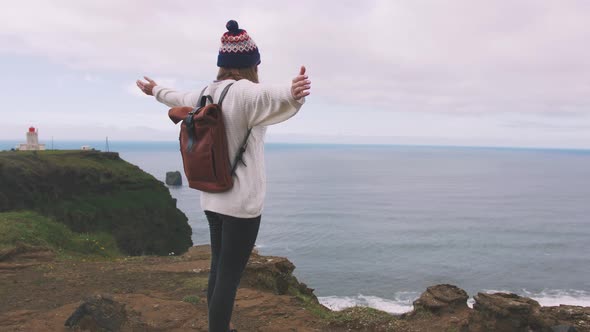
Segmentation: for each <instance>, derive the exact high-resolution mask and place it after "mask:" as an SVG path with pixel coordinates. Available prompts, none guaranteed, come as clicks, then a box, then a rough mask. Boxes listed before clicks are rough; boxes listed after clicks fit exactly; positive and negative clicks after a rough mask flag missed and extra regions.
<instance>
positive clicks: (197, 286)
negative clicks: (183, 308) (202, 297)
mask: <svg viewBox="0 0 590 332" xmlns="http://www.w3.org/2000/svg"><path fill="white" fill-rule="evenodd" d="M208 282H209V280H208V277H207V276H197V277H190V278H188V279H185V280H183V285H184V287H187V288H190V289H193V290H198V291H201V290H206V289H207V283H208Z"/></svg>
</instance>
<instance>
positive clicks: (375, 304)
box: [318, 289, 590, 314]
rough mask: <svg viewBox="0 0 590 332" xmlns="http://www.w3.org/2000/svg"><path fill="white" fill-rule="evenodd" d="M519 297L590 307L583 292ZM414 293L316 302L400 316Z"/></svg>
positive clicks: (334, 307)
mask: <svg viewBox="0 0 590 332" xmlns="http://www.w3.org/2000/svg"><path fill="white" fill-rule="evenodd" d="M483 292H485V293H515V292H511V291H506V290H491V289H488V290H484V291H483ZM517 294H518V295H520V296H526V297H530V298H532V299H533V300H535V301H537V302H539V304H541V305H542V306H558V305H560V304H567V305H578V306H584V307H588V306H590V292H589V291H583V290H561V289H554V290H544V291H542V292H539V293H532V292H529V291H527V290H526V289H523V290H522V291H521V292H517ZM418 296H419V294H418V293H416V292H400V293H397V294H396V299H395V300H390V299H385V298H381V297H378V296H371V295H363V294H358V295H356V296H321V297H318V300H319V301H320V303H321V304H323V305H325V306H326V307H328V308H330V309H332V310H337V311H338V310H342V309H345V308H348V307H354V306H365V307H371V308H375V309H379V310H383V311H385V312H388V313H391V314H402V313H405V312H409V311H412V309H413V307H412V302H414V300H416V299H417V298H418ZM474 302H475V301H474V300H473V298H472V297H470V298H469V299H468V300H467V306H469V307H470V308H473V303H474Z"/></svg>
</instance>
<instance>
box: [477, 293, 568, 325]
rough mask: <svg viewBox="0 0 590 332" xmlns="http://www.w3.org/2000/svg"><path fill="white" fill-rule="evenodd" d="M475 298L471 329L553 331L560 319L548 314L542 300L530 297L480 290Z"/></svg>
mask: <svg viewBox="0 0 590 332" xmlns="http://www.w3.org/2000/svg"><path fill="white" fill-rule="evenodd" d="M474 299H475V303H474V304H473V310H474V311H473V313H472V314H471V316H470V320H469V331H503V332H521V331H522V332H528V331H531V330H532V331H550V327H551V326H553V325H555V323H557V322H556V321H555V320H553V319H551V318H549V317H544V316H543V315H542V314H541V306H540V305H539V303H538V302H537V301H535V300H533V299H530V298H527V297H521V296H518V295H516V294H513V293H494V294H487V293H478V294H477V295H476V296H474Z"/></svg>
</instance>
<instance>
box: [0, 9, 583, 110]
mask: <svg viewBox="0 0 590 332" xmlns="http://www.w3.org/2000/svg"><path fill="white" fill-rule="evenodd" d="M589 14H590V5H589V4H588V2H586V1H568V2H553V1H534V0H524V1H518V2H514V1H508V0H499V1H469V0H458V1H453V2H451V3H449V2H440V1H426V0H416V1H411V2H403V1H389V0H379V1H367V2H362V3H359V2H348V5H346V3H342V2H335V1H331V2H330V1H328V2H325V1H324V2H316V1H311V0H309V1H301V2H298V3H297V4H296V5H295V4H292V3H285V2H268V1H264V2H263V1H254V2H248V3H244V2H238V1H227V2H226V3H224V6H219V5H218V4H215V3H208V2H199V3H196V2H185V1H170V2H166V3H163V2H160V1H155V0H152V1H139V0H134V1H125V2H120V1H52V2H47V1H30V0H29V1H18V2H13V3H12V4H11V6H10V7H9V8H7V9H6V10H3V11H2V13H1V14H0V31H2V32H1V33H0V45H2V46H0V47H1V51H2V52H9V53H26V54H33V55H42V56H46V57H49V58H51V59H53V60H55V61H58V62H61V63H65V64H68V65H69V66H72V67H74V68H80V69H81V70H88V69H91V70H108V71H119V72H125V71H129V72H131V71H132V72H138V71H139V72H146V73H155V74H160V75H165V76H175V77H180V78H184V79H186V78H194V79H198V80H205V79H208V78H212V77H214V75H215V70H216V67H215V59H216V52H217V48H218V40H219V37H220V36H221V33H222V32H223V31H224V23H225V21H226V20H227V19H228V18H235V19H237V20H238V21H239V22H240V24H242V26H243V27H244V28H246V29H247V30H248V31H249V32H250V33H251V35H252V37H253V38H254V39H255V41H256V42H257V43H258V45H259V47H260V49H261V53H262V67H261V75H262V78H263V80H267V81H272V82H279V81H283V82H286V81H287V80H288V79H290V78H291V76H293V75H295V74H296V71H297V68H298V66H299V65H300V64H302V63H305V64H307V65H308V68H309V72H310V75H312V78H313V80H314V83H313V84H314V87H313V89H314V91H313V93H314V97H316V96H317V98H321V99H322V100H326V101H328V102H331V103H336V104H351V103H353V104H363V105H364V104H369V105H374V106H375V107H377V108H380V109H384V110H389V109H397V110H409V111H441V112H444V111H450V112H497V111H509V112H526V111H531V112H547V111H549V112H560V111H579V110H582V111H583V110H587V109H586V106H585V105H587V104H589V103H590V81H589V79H588V77H590V46H588V43H587V38H588V35H590V25H588V24H587V17H588V15H589Z"/></svg>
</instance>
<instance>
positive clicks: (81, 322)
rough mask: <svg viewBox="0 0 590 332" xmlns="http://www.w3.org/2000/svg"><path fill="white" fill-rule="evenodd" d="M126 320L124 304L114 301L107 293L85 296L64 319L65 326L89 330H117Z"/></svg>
mask: <svg viewBox="0 0 590 332" xmlns="http://www.w3.org/2000/svg"><path fill="white" fill-rule="evenodd" d="M126 320H127V312H126V311H125V305H124V304H121V303H118V302H116V301H115V300H114V299H113V297H112V296H111V295H109V294H102V295H94V296H91V297H87V298H85V299H84V302H83V303H82V304H81V305H80V306H79V307H78V308H77V309H76V310H75V311H74V313H73V314H72V315H71V316H70V317H69V318H68V319H67V320H66V323H65V326H68V327H74V326H79V327H80V328H81V329H82V330H90V331H99V330H101V329H104V330H107V331H119V330H120V329H121V326H122V325H123V323H124V322H125V321H126Z"/></svg>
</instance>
